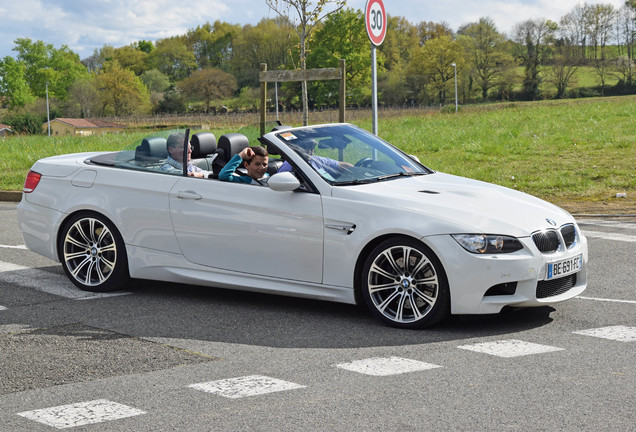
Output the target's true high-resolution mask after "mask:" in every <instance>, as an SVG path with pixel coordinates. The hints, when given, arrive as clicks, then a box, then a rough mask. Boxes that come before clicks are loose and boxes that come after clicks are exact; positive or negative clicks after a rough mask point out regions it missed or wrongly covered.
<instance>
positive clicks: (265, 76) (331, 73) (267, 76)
mask: <svg viewBox="0 0 636 432" xmlns="http://www.w3.org/2000/svg"><path fill="white" fill-rule="evenodd" d="M339 63H340V65H339V67H337V68H322V69H304V70H303V69H300V70H276V71H268V70H267V63H261V72H260V74H259V75H258V80H259V81H260V83H261V121H260V123H261V135H264V134H265V123H266V122H267V83H268V82H273V83H279V82H298V81H322V80H340V89H339V91H338V94H339V97H338V108H339V114H338V121H339V122H340V123H344V122H345V108H346V106H347V104H346V91H347V85H346V84H347V83H346V69H345V60H340V61H339ZM277 102H278V101H277Z"/></svg>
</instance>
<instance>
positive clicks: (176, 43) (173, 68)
mask: <svg viewBox="0 0 636 432" xmlns="http://www.w3.org/2000/svg"><path fill="white" fill-rule="evenodd" d="M148 63H149V65H150V67H151V68H154V69H158V70H159V71H161V72H162V73H163V74H165V75H166V76H167V77H168V78H170V81H172V82H177V81H181V80H182V79H184V78H187V77H188V76H190V74H191V73H192V71H193V70H195V69H196V68H197V62H196V59H195V58H194V52H193V51H192V50H190V49H188V46H187V45H186V43H185V42H184V41H183V40H182V39H181V38H178V37H171V38H168V39H161V40H160V41H158V42H157V43H156V46H155V49H154V50H152V52H151V53H150V54H149V57H148Z"/></svg>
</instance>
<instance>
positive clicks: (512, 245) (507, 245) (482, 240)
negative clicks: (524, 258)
mask: <svg viewBox="0 0 636 432" xmlns="http://www.w3.org/2000/svg"><path fill="white" fill-rule="evenodd" d="M452 237H453V238H454V239H455V241H456V242H457V243H459V245H460V246H461V247H463V248H464V249H466V250H467V251H468V252H470V253H474V254H500V253H511V252H516V251H518V250H521V249H523V245H522V244H521V242H520V241H519V240H517V239H516V238H514V237H510V236H504V235H494V234H454V235H453V236H452Z"/></svg>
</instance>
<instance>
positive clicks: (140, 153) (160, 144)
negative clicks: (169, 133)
mask: <svg viewBox="0 0 636 432" xmlns="http://www.w3.org/2000/svg"><path fill="white" fill-rule="evenodd" d="M166 157H168V151H167V150H166V139H165V138H163V137H148V138H144V139H143V140H142V141H141V144H140V145H138V146H137V148H136V149H135V159H151V158H152V159H164V158H166Z"/></svg>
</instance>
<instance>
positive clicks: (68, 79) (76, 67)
mask: <svg viewBox="0 0 636 432" xmlns="http://www.w3.org/2000/svg"><path fill="white" fill-rule="evenodd" d="M15 44H16V45H15V47H14V48H13V51H16V52H17V53H18V54H17V56H16V60H17V61H19V62H22V63H23V64H24V67H25V69H24V79H25V81H26V83H27V84H28V86H29V88H30V91H31V93H32V94H33V95H34V96H37V97H45V93H46V87H47V83H48V91H49V96H50V97H57V98H60V99H65V98H66V96H67V93H68V90H69V88H70V87H71V85H72V84H73V82H74V81H75V80H76V79H77V78H78V77H80V76H83V75H84V76H85V75H87V74H88V71H87V70H86V68H85V67H84V65H82V63H81V62H80V59H79V56H78V55H77V54H75V53H74V52H73V51H71V50H70V49H69V48H68V47H67V46H66V45H62V46H61V47H60V48H59V49H56V48H55V47H53V45H51V44H45V43H44V42H42V41H35V42H34V41H32V40H31V39H28V38H20V39H16V41H15Z"/></svg>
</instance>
